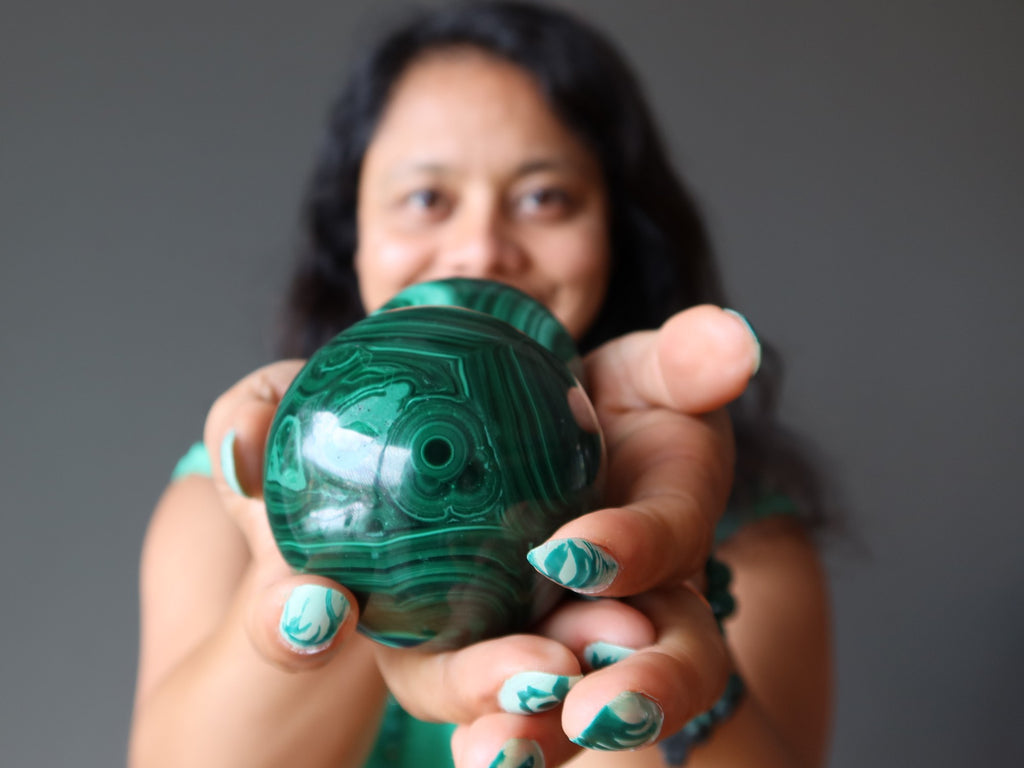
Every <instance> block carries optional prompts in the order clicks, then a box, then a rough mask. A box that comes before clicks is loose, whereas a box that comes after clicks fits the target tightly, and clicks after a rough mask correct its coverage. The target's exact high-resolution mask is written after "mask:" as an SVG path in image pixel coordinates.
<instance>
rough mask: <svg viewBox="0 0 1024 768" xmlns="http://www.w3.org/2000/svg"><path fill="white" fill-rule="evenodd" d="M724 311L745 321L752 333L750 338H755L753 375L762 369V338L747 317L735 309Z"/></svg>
mask: <svg viewBox="0 0 1024 768" xmlns="http://www.w3.org/2000/svg"><path fill="white" fill-rule="evenodd" d="M723 311H725V312H726V313H728V314H730V315H732V316H733V317H735V318H736V319H737V320H739V321H740V322H741V323H743V327H744V328H746V329H747V333H749V334H750V338H752V339H753V340H754V347H755V349H756V352H755V357H754V370H753V372H752V373H751V374H750V375H751V376H753V375H754V374H756V373H757V372H758V371H759V370H761V340H760V339H759V338H758V337H757V331H755V330H754V326H752V325H751V324H750V321H749V320H747V318H746V317H744V316H743V315H741V314H740V313H739V312H737V311H736V310H735V309H725V310H723Z"/></svg>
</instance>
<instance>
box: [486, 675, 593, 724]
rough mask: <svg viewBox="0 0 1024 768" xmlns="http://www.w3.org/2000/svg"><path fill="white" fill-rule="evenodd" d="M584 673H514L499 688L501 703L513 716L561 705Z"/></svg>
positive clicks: (499, 700)
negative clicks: (570, 674) (571, 674)
mask: <svg viewBox="0 0 1024 768" xmlns="http://www.w3.org/2000/svg"><path fill="white" fill-rule="evenodd" d="M582 679H583V676H582V675H573V676H569V675H552V674H549V673H547V672H520V673H519V674H516V675H512V677H510V678H509V679H508V680H506V681H505V683H504V684H503V685H502V686H501V690H500V691H498V705H499V706H500V707H501V708H502V709H503V710H505V711H506V712H511V713H512V714H514V715H521V714H527V715H532V714H535V713H537V712H546V711H547V710H549V709H553V708H554V707H557V706H558V705H559V704H561V703H562V702H563V701H564V700H565V697H566V696H567V695H568V694H569V690H570V689H571V688H572V687H573V686H574V685H576V683H578V682H579V681H580V680H582Z"/></svg>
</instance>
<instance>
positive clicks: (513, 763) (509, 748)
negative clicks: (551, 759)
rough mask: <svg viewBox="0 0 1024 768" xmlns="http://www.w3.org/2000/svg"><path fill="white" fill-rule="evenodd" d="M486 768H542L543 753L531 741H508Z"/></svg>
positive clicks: (537, 745)
mask: <svg viewBox="0 0 1024 768" xmlns="http://www.w3.org/2000/svg"><path fill="white" fill-rule="evenodd" d="M488 768H544V753H543V752H541V751H540V744H538V743H537V742H536V741H533V740H532V739H509V740H508V741H506V742H505V743H504V744H503V745H502V747H501V751H500V752H499V753H498V756H497V757H495V758H494V760H493V761H491V764H490V766H488Z"/></svg>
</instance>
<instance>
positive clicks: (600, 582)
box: [526, 539, 619, 592]
mask: <svg viewBox="0 0 1024 768" xmlns="http://www.w3.org/2000/svg"><path fill="white" fill-rule="evenodd" d="M526 559H527V560H529V561H530V565H532V566H533V567H534V568H536V569H537V570H538V571H540V572H541V573H542V574H544V575H545V576H547V577H548V578H549V579H551V580H552V581H554V582H556V583H558V584H561V585H562V586H563V587H568V588H569V589H574V590H576V591H577V592H598V591H600V590H602V589H604V588H605V587H607V586H608V585H609V584H611V583H612V581H613V580H614V579H615V574H617V573H618V572H619V564H618V563H616V562H615V560H614V559H613V558H612V557H611V555H609V554H608V553H607V552H605V551H604V550H603V549H601V548H600V547H598V546H595V545H594V544H591V543H590V542H589V541H587V540H586V539H555V540H554V541H549V542H546V543H544V544H541V545H540V546H539V547H534V548H533V549H531V550H530V551H529V552H527V553H526Z"/></svg>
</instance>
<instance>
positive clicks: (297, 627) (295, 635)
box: [280, 584, 349, 652]
mask: <svg viewBox="0 0 1024 768" xmlns="http://www.w3.org/2000/svg"><path fill="white" fill-rule="evenodd" d="M348 611H349V605H348V600H346V599H345V596H344V595H343V594H341V592H339V591H338V590H336V589H330V588H328V587H322V586H320V585H319V584H304V585H302V586H300V587H296V588H295V589H294V590H292V593H291V595H290V596H289V597H288V602H286V603H285V605H284V610H283V611H282V612H281V624H280V631H281V636H282V637H283V638H284V639H285V642H287V643H288V644H289V645H290V646H292V647H293V648H294V649H296V650H298V651H300V652H312V651H318V650H320V649H321V648H322V647H323V646H325V645H327V644H328V643H329V642H330V641H331V640H332V639H333V638H334V636H335V635H336V634H338V629H339V628H340V627H341V625H342V622H344V621H345V617H346V616H348Z"/></svg>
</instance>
